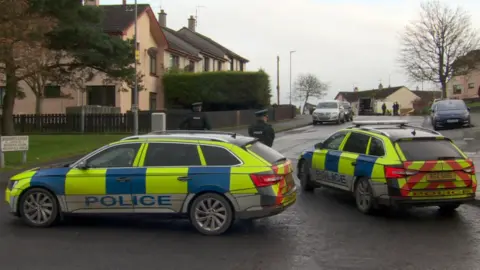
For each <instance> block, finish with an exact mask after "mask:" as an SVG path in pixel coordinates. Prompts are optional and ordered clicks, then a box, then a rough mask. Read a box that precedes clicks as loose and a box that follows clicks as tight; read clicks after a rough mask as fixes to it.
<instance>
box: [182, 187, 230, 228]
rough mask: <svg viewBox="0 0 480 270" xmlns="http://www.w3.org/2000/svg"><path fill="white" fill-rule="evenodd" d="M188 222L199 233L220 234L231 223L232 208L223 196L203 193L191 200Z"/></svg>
mask: <svg viewBox="0 0 480 270" xmlns="http://www.w3.org/2000/svg"><path fill="white" fill-rule="evenodd" d="M189 216H190V222H191V223H192V225H193V227H195V229H196V230H197V231H198V232H200V233H201V234H204V235H208V236H215V235H221V234H223V233H225V232H226V231H227V230H228V229H230V227H231V226H232V224H233V221H234V218H233V209H232V207H231V205H230V203H229V202H228V201H227V199H226V198H225V197H223V196H222V195H219V194H216V193H205V194H202V195H200V196H198V197H197V198H195V200H194V201H193V202H192V204H191V205H190V209H189Z"/></svg>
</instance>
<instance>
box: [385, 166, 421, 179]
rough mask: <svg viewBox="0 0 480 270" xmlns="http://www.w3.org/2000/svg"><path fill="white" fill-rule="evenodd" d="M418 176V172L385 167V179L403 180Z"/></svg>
mask: <svg viewBox="0 0 480 270" xmlns="http://www.w3.org/2000/svg"><path fill="white" fill-rule="evenodd" d="M414 174H417V171H411V170H406V169H404V168H400V167H390V166H385V178H403V177H406V176H410V175H414Z"/></svg>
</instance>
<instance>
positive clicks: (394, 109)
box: [392, 101, 397, 115]
mask: <svg viewBox="0 0 480 270" xmlns="http://www.w3.org/2000/svg"><path fill="white" fill-rule="evenodd" d="M392 112H393V115H397V102H396V101H395V102H394V103H393V105H392Z"/></svg>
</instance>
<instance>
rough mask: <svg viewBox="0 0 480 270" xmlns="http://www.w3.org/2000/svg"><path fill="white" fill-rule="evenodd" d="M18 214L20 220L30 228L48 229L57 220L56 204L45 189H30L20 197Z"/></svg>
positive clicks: (55, 200) (53, 197)
mask: <svg viewBox="0 0 480 270" xmlns="http://www.w3.org/2000/svg"><path fill="white" fill-rule="evenodd" d="M19 207H20V208H19V212H20V217H21V218H22V220H23V221H24V222H25V223H26V224H27V225H29V226H32V227H49V226H51V225H52V224H53V223H54V222H55V221H56V220H57V219H58V213H59V209H58V202H57V199H56V198H55V196H54V195H53V194H52V193H51V192H49V191H48V190H46V189H43V188H32V189H29V190H27V191H26V192H25V194H23V195H22V196H21V199H20V203H19Z"/></svg>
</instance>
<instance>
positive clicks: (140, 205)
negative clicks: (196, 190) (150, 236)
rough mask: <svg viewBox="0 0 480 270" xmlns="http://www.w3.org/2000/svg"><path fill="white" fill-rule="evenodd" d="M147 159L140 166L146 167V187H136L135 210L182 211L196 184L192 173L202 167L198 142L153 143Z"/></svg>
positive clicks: (149, 146)
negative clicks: (142, 188) (141, 188)
mask: <svg viewBox="0 0 480 270" xmlns="http://www.w3.org/2000/svg"><path fill="white" fill-rule="evenodd" d="M144 157H145V159H144V161H143V163H142V162H140V164H139V166H143V167H144V168H145V169H146V175H147V176H146V180H145V189H144V190H140V187H139V188H136V186H135V184H134V185H133V186H132V188H133V192H132V196H133V199H134V200H135V201H136V203H135V207H134V211H135V212H139V213H152V212H155V213H178V212H181V210H182V206H183V203H184V201H185V199H186V197H187V195H188V194H189V193H190V189H192V185H194V184H195V183H194V182H193V181H192V180H193V177H192V176H191V175H190V173H191V172H192V171H194V170H195V168H201V167H202V161H201V159H200V156H199V154H198V146H197V144H188V143H177V142H158V143H149V144H148V146H147V147H146V149H145V156H144Z"/></svg>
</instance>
